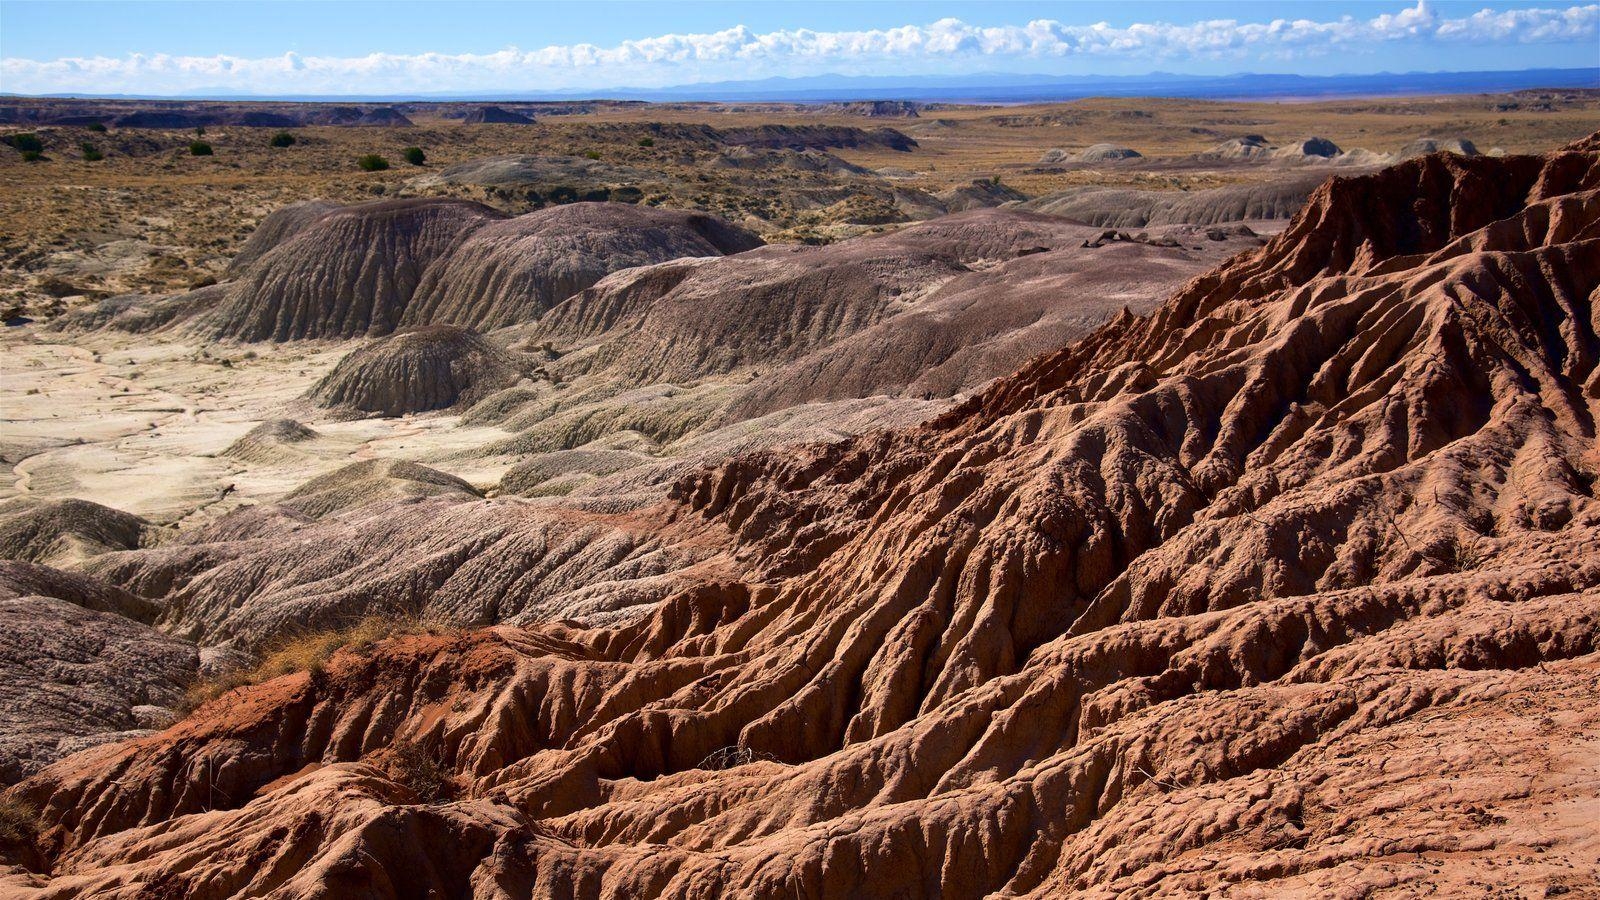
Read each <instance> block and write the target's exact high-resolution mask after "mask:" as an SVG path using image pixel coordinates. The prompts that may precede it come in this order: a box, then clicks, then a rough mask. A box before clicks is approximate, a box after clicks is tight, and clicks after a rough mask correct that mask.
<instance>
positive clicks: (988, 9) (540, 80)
mask: <svg viewBox="0 0 1600 900" xmlns="http://www.w3.org/2000/svg"><path fill="white" fill-rule="evenodd" d="M1274 20H1277V21H1276V22H1275V21H1274ZM1597 29H1600V5H1596V4H1595V3H1577V4H1573V3H1559V2H1530V3H1517V2H1497V0H1486V2H1470V3H1464V2H1455V0H1435V2H1427V3H1424V4H1421V5H1411V4H1407V3H1404V2H1348V0H1345V2H1339V0H1329V2H1315V3H1310V2H1307V3H1282V2H1278V3H1268V2H1203V0H1202V2H1121V3H1105V2H1095V3H1061V2H1056V3H1045V2H997V3H979V2H958V3H952V2H935V3H890V2H885V3H861V2H853V3H847V2H808V3H771V2H762V3H755V2H742V3H731V2H723V3H704V2H650V3H641V2H610V3H607V2H586V3H539V4H530V3H482V2H440V0H431V2H425V3H406V2H384V3H369V2H248V0H236V2H209V3H194V2H161V3H150V2H92V3H88V2H86V3H79V2H16V0H0V90H7V91H17V92H24V93H38V92H50V91H84V92H103V93H183V92H185V91H194V90H212V89H225V90H231V91H237V92H241V93H274V92H278V93H284V92H304V93H381V92H386V91H394V92H408V91H451V90H518V89H563V88H572V89H584V88H601V87H608V86H609V87H619V86H661V85H668V84H683V83H692V82H697V81H716V80H727V79H743V78H763V77H768V76H803V75H817V74H826V73H843V74H913V75H915V74H933V73H937V74H959V73H962V72H978V71H1003V72H1048V73H1057V74H1136V73H1144V72H1150V71H1156V70H1160V71H1167V72H1189V73H1200V74H1204V73H1223V72H1238V71H1257V72H1299V73H1304V74H1332V73H1343V72H1376V71H1414V70H1444V69H1448V70H1470V69H1517V68H1529V67H1545V66H1559V67H1574V66H1595V65H1600V31H1597Z"/></svg>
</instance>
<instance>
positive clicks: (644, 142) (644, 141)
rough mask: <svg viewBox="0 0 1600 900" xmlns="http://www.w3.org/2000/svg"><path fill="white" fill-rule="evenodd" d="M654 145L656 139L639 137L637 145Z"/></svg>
mask: <svg viewBox="0 0 1600 900" xmlns="http://www.w3.org/2000/svg"><path fill="white" fill-rule="evenodd" d="M655 145H656V139H655V138H650V137H643V138H639V146H641V147H654V146H655Z"/></svg>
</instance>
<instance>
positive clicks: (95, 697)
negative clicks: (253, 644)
mask: <svg viewBox="0 0 1600 900" xmlns="http://www.w3.org/2000/svg"><path fill="white" fill-rule="evenodd" d="M0 631H4V633H5V635H6V650H5V652H4V653H0V785H7V784H12V783H15V782H16V781H19V780H21V779H23V778H26V777H27V776H29V775H31V774H33V773H35V772H37V771H38V770H39V769H41V768H43V767H44V766H46V765H49V764H50V763H52V762H55V761H56V760H57V759H60V758H61V757H63V756H66V755H68V754H71V753H74V752H76V751H78V750H82V749H85V748H87V747H92V746H94V745H96V744H100V743H105V742H106V741H111V740H118V739H122V738H129V737H137V736H142V735H145V734H148V733H149V731H150V730H152V729H157V728H163V727H165V726H166V725H167V724H169V723H170V722H171V721H172V720H173V719H175V718H176V713H174V711H173V707H176V706H177V705H178V704H179V702H180V701H181V700H182V699H183V694H184V689H185V688H186V687H187V686H188V685H189V684H190V683H191V682H193V681H194V679H195V675H196V674H197V672H198V670H199V665H200V654H199V652H198V651H197V650H196V649H195V647H194V645H193V644H190V643H189V642H187V641H183V640H179V639H178V638H174V637H170V636H168V635H165V634H162V633H161V632H159V631H156V630H155V629H154V628H151V627H150V626H148V625H145V624H142V623H140V622H136V621H134V620H132V619H129V618H125V617H123V616H121V615H118V614H116V613H114V612H105V611H100V610H95V609H91V608H88V607H86V606H80V605H78V604H76V603H73V602H71V601H68V600H59V599H55V598H51V597H44V596H28V597H19V598H16V599H9V600H0Z"/></svg>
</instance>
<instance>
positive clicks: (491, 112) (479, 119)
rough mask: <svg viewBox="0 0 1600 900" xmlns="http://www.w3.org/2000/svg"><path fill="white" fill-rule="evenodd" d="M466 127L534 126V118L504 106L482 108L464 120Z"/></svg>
mask: <svg viewBox="0 0 1600 900" xmlns="http://www.w3.org/2000/svg"><path fill="white" fill-rule="evenodd" d="M461 121H462V123H463V124H466V125H532V124H533V117H531V116H525V115H523V114H522V113H519V112H514V111H512V110H509V109H506V108H505V107H502V106H480V107H478V108H477V109H474V110H472V111H471V112H469V113H467V114H466V116H465V117H464V118H462V120H461Z"/></svg>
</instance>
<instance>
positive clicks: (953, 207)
mask: <svg viewBox="0 0 1600 900" xmlns="http://www.w3.org/2000/svg"><path fill="white" fill-rule="evenodd" d="M938 199H939V202H940V203H942V204H943V205H944V207H945V209H947V210H949V211H950V212H965V211H967V210H969V209H986V208H988V207H991V206H1000V205H1001V204H1004V203H1016V202H1019V201H1022V200H1026V199H1028V195H1027V194H1024V193H1022V192H1021V191H1018V190H1016V189H1015V188H1011V187H1007V186H1006V185H1004V184H1002V183H1000V182H997V181H995V180H993V179H990V178H979V179H976V180H974V181H973V182H971V183H970V184H963V185H960V186H958V187H953V188H951V189H949V190H947V191H943V192H941V193H940V194H938Z"/></svg>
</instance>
